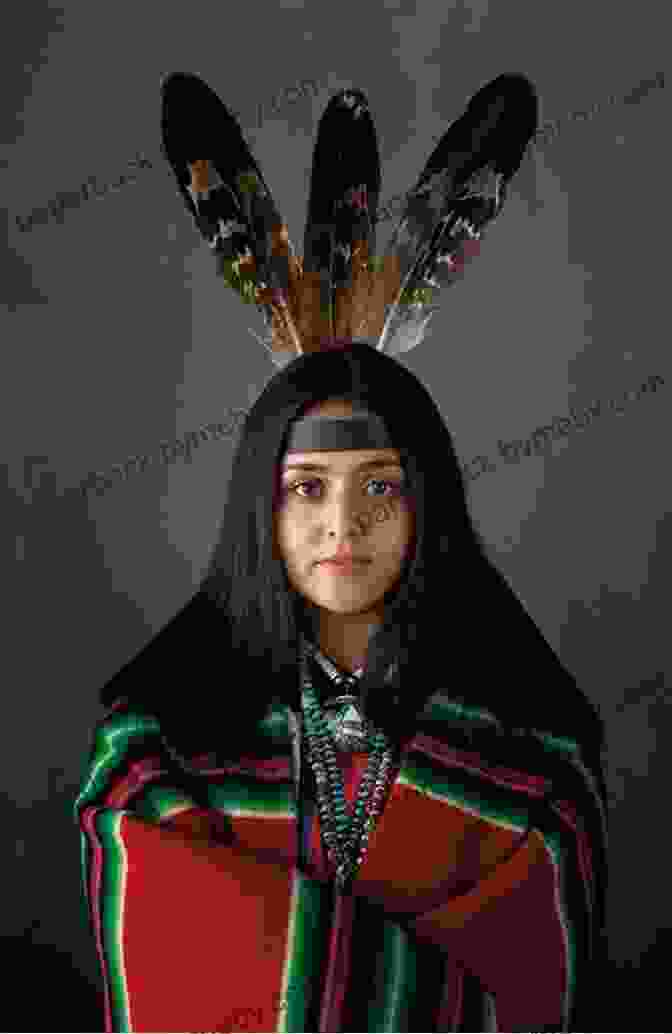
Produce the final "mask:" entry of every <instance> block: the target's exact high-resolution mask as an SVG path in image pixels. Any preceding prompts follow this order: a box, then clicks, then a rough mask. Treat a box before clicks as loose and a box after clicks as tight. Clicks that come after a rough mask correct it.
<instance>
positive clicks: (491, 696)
mask: <svg viewBox="0 0 672 1034" xmlns="http://www.w3.org/2000/svg"><path fill="white" fill-rule="evenodd" d="M163 91H164V94H163V96H164V121H163V132H164V145H165V150H166V156H167V158H168V160H169V162H170V164H171V167H172V168H173V170H174V172H175V174H176V177H177V181H178V184H179V188H180V192H181V194H182V196H183V198H184V200H185V203H186V204H187V207H188V209H189V211H190V213H191V214H192V215H193V216H194V218H195V220H196V221H197V225H198V227H199V229H200V231H201V233H202V234H203V236H204V237H205V238H206V239H207V240H208V241H209V243H210V244H211V246H212V247H213V250H214V251H215V254H216V256H217V260H218V267H219V269H220V271H221V272H222V273H223V274H224V276H225V278H226V280H227V283H229V284H230V285H231V286H234V287H236V288H237V289H238V290H239V291H240V292H241V293H242V294H243V295H244V296H246V297H248V298H249V299H250V300H252V301H254V302H255V303H256V304H257V305H259V306H260V307H261V309H262V311H263V313H264V315H265V317H266V321H267V327H268V330H269V335H268V342H269V349H270V352H271V357H272V358H273V359H274V361H275V362H276V364H277V365H278V366H279V367H281V369H279V370H278V372H276V374H275V375H274V376H273V378H272V379H271V380H270V382H269V383H268V385H267V386H266V388H265V390H264V391H263V392H262V394H261V396H260V397H259V399H258V400H257V402H256V403H255V405H254V406H253V407H252V409H251V410H250V412H249V414H248V416H247V419H246V421H245V424H244V427H243V430H242V434H241V439H240V442H239V445H238V449H237V452H236V454H235V457H234V461H233V467H232V472H231V478H230V483H229V491H228V497H227V502H226V508H225V513H224V519H223V522H222V526H221V532H220V535H219V539H218V542H217V545H216V548H215V549H214V551H213V554H212V558H211V563H210V565H209V569H208V572H207V574H206V576H205V577H204V579H203V581H202V584H201V586H200V588H199V591H198V592H197V593H196V595H195V597H194V598H193V599H192V600H191V601H190V602H189V603H188V604H187V605H186V606H185V607H184V608H183V610H182V611H180V613H179V614H178V615H177V616H176V617H175V618H174V619H173V620H172V621H171V622H170V623H169V624H168V625H167V626H166V627H165V628H164V629H163V630H162V631H161V632H160V633H159V634H158V635H157V636H156V637H155V638H154V639H153V640H152V642H151V643H150V644H149V645H148V646H147V647H146V648H145V649H144V650H143V651H142V652H141V653H140V654H139V655H138V656H137V657H136V658H134V659H133V660H132V661H130V662H129V663H128V664H127V665H126V666H125V667H124V668H123V669H122V670H121V671H120V672H119V673H118V674H117V675H116V676H115V677H114V678H113V679H112V680H111V681H110V682H109V683H108V684H107V685H106V686H105V687H104V690H103V691H102V694H101V702H102V704H103V705H104V706H105V708H106V711H105V714H104V715H103V716H102V717H101V718H100V719H99V721H98V722H97V724H96V728H95V732H94V737H93V742H92V745H91V749H90V752H89V756H88V761H87V766H86V772H85V776H84V779H83V781H82V787H81V792H80V794H79V796H78V798H77V801H76V804H75V815H76V819H77V822H78V823H79V828H80V830H81V838H82V861H83V875H84V893H85V901H86V906H87V910H88V915H89V916H90V920H91V930H92V933H93V936H94V937H95V940H96V946H97V950H98V953H99V957H100V961H101V967H102V972H103V978H104V994H105V1024H106V1026H105V1029H106V1030H107V1031H158V1030H161V1031H230V1030H256V1031H270V1030H277V1031H348V1030H351V1031H362V1030H364V1031H373V1030H389V1031H450V1030H453V1031H467V1030H473V1031H485V1030H501V1031H516V1030H524V1031H529V1030H535V1031H538V1030H552V1031H558V1030H563V1031H568V1030H585V1029H590V1027H591V1026H592V1027H594V1026H595V1025H596V1024H595V1020H596V1017H597V1016H599V987H600V983H599V981H600V979H601V976H602V971H603V967H604V963H605V961H606V948H605V917H604V890H605V881H606V819H605V808H606V795H605V786H604V781H603V777H602V771H601V750H602V745H603V730H602V722H601V719H600V718H599V716H598V715H597V713H596V712H595V710H594V708H593V707H592V706H591V704H590V703H589V701H588V700H587V698H586V697H585V695H584V694H583V693H582V692H581V690H580V689H579V688H578V687H577V685H576V684H575V682H574V680H573V679H572V677H571V676H570V675H569V674H568V672H567V671H566V670H565V669H564V668H563V667H562V665H561V664H560V663H559V661H558V659H557V658H556V656H555V654H554V653H553V651H552V650H551V648H550V647H549V646H548V644H547V643H546V641H545V640H544V638H543V636H542V635H541V634H540V632H539V631H538V629H537V628H536V626H535V624H534V622H533V621H532V619H531V618H530V617H529V615H528V614H527V612H526V610H525V608H524V607H523V605H522V604H521V602H520V601H519V600H518V598H517V597H516V595H515V594H514V593H513V591H512V590H511V589H510V587H509V585H508V584H507V582H506V581H505V579H504V578H503V577H502V575H501V574H500V573H499V572H498V570H497V568H496V567H495V566H494V564H493V563H492V562H491V561H490V560H489V558H488V556H487V549H486V546H485V544H484V542H483V540H482V539H481V538H480V536H479V534H478V533H477V531H476V530H475V529H474V527H473V525H472V522H471V519H470V515H469V510H468V506H467V501H466V493H465V485H464V481H463V477H462V474H461V472H460V468H459V464H458V460H457V456H456V453H455V449H454V447H453V443H452V439H451V436H450V433H449V431H448V429H447V428H446V426H445V423H444V421H443V419H442V417H441V415H440V413H439V411H438V409H437V407H436V405H435V403H434V402H433V400H432V398H431V396H430V395H429V393H428V392H427V390H426V389H425V388H424V386H423V385H422V384H421V383H420V382H419V380H418V379H417V378H416V377H415V376H414V375H413V374H411V373H410V372H409V371H408V370H407V369H406V368H405V367H404V366H403V365H402V364H401V363H400V362H399V361H398V360H397V359H395V358H393V357H392V355H394V354H399V352H401V351H404V350H407V349H408V348H410V347H413V345H414V344H415V343H417V341H419V340H421V338H422V336H423V333H424V329H425V327H426V323H427V320H428V318H429V316H431V313H432V311H433V310H434V306H433V305H432V301H433V299H434V298H435V295H436V292H437V291H438V290H440V289H441V287H442V286H444V285H445V284H446V283H451V282H452V281H453V280H454V279H456V276H457V274H458V272H459V270H460V267H461V265H462V263H463V260H464V258H465V255H466V253H467V252H468V250H469V248H468V244H469V242H472V241H473V242H478V241H479V239H480V238H481V235H482V231H483V227H484V226H485V224H486V223H487V222H489V221H490V220H491V219H492V218H494V216H495V215H496V214H497V213H498V212H499V210H500V209H501V205H502V203H503V198H504V192H505V188H506V185H507V183H508V181H509V179H510V178H511V176H512V175H513V173H514V172H515V171H516V169H517V168H518V167H519V165H520V162H521V160H522V156H523V153H524V151H525V147H526V146H527V143H528V142H529V140H530V139H531V137H532V135H533V133H534V130H535V127H536V98H535V95H534V91H533V90H532V87H531V86H530V84H529V83H528V81H527V80H526V79H524V78H523V77H520V76H500V77H499V78H498V79H495V80H493V82H492V83H489V84H488V85H487V86H485V87H484V88H483V89H482V90H480V91H479V93H478V94H476V96H475V97H474V98H473V99H472V101H471V102H470V104H469V105H468V106H467V109H466V112H465V114H464V115H463V116H462V117H461V118H460V119H458V120H457V121H456V122H455V123H453V124H452V126H451V127H450V129H449V130H448V132H447V133H446V134H445V135H444V137H443V138H442V140H441V141H440V143H439V145H438V147H437V148H436V150H435V152H434V153H433V155H432V157H431V158H430V160H429V162H428V163H427V166H426V167H425V170H424V172H423V174H422V176H421V177H420V180H419V182H418V184H417V185H416V189H415V191H414V192H413V195H412V196H411V197H410V198H409V201H408V205H407V209H406V212H405V215H404V218H403V219H402V222H401V224H400V227H399V229H398V231H397V233H396V234H395V236H394V237H393V239H392V242H391V245H390V248H389V250H388V252H387V255H386V256H385V258H384V260H383V261H381V262H372V261H371V259H370V256H371V255H372V254H373V250H374V246H373V232H374V226H375V213H376V209H377V198H378V193H379V187H380V170H379V167H378V151H377V146H376V139H375V131H374V129H373V123H372V121H371V117H370V115H369V114H368V110H367V105H366V100H365V98H364V96H363V94H361V93H360V92H359V91H343V92H341V93H340V94H338V95H336V96H335V97H334V98H333V99H332V101H331V102H330V104H329V106H328V107H327V109H326V112H325V114H324V116H323V118H322V120H321V123H320V129H319V133H318V140H317V145H316V151H315V161H314V167H313V174H312V182H311V197H310V203H309V218H308V226H307V231H306V246H305V254H304V259H303V262H301V261H299V260H298V259H297V258H296V257H295V256H294V255H293V252H292V249H291V245H290V244H289V240H288V237H287V234H286V229H285V227H284V226H283V224H282V221H281V220H280V218H279V216H278V214H277V210H276V209H275V206H274V204H273V201H272V199H271V197H270V194H269V192H268V189H267V187H266V186H265V184H264V182H263V178H262V176H261V172H260V170H259V169H258V166H257V165H256V163H255V162H254V159H253V157H252V156H251V154H250V153H249V150H248V149H247V147H246V145H245V144H244V141H243V140H242V135H241V133H240V130H239V129H238V126H237V124H236V123H235V120H234V119H233V118H232V117H231V116H230V114H229V113H228V112H227V111H226V109H225V108H224V106H223V105H221V102H220V101H219V100H218V99H217V98H216V97H215V96H214V94H212V93H211V92H210V91H209V89H208V87H207V86H205V84H203V83H202V82H201V81H200V80H198V79H196V78H195V77H193V76H184V75H176V76H172V77H170V78H169V79H168V80H167V81H166V83H165V84H164V87H163ZM190 135H191V138H190ZM206 153H207V154H209V155H210V158H209V159H208V160H207V161H206V160H204V159H203V157H202V156H203V154H206ZM344 199H345V200H346V201H347V202H348V203H344ZM360 334H363V335H364V336H363V337H360V336H359V335H360ZM458 347H459V341H456V343H455V344H454V346H453V354H456V349H457V348H458ZM384 349H385V350H387V351H388V352H389V353H392V354H391V355H390V354H385V351H384Z"/></svg>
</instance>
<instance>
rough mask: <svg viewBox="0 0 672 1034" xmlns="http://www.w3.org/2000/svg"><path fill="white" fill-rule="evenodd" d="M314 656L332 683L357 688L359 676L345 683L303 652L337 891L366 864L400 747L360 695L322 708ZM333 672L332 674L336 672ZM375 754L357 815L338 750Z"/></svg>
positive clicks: (314, 763)
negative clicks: (365, 711) (369, 715)
mask: <svg viewBox="0 0 672 1034" xmlns="http://www.w3.org/2000/svg"><path fill="white" fill-rule="evenodd" d="M311 656H313V657H315V659H316V660H317V662H318V663H319V664H320V665H321V666H322V668H323V669H324V670H325V671H326V673H327V674H328V675H329V676H330V677H331V678H332V679H336V678H339V681H345V683H346V686H347V688H349V689H355V688H356V685H357V679H356V677H354V676H351V677H350V678H347V679H345V680H342V679H340V677H339V674H338V672H337V670H336V668H335V667H334V666H333V665H331V664H330V662H329V661H328V660H327V658H325V657H324V655H323V654H322V653H321V652H320V651H319V650H317V649H316V647H315V646H313V645H312V644H310V643H307V642H304V646H303V650H302V653H301V707H302V712H303V718H304V726H305V731H306V741H307V754H308V762H309V764H310V767H311V769H312V772H313V776H314V779H315V786H316V788H317V807H318V812H319V816H320V830H321V837H322V845H323V848H324V851H325V854H326V855H327V858H328V859H329V861H330V863H331V864H332V865H333V866H334V867H335V870H336V876H335V878H336V886H337V888H338V890H339V891H341V892H343V891H345V890H346V889H348V888H349V887H350V886H351V884H352V880H353V879H354V876H355V874H356V872H357V870H358V868H359V866H360V865H361V863H362V861H363V860H364V858H365V856H366V853H367V847H368V840H369V837H370V835H371V832H372V831H373V829H374V828H375V826H376V823H377V821H378V818H379V816H380V815H381V813H382V810H383V807H384V805H385V801H386V800H387V795H388V793H389V790H390V786H391V785H392V781H393V777H394V772H393V769H394V761H395V748H394V746H393V744H392V742H391V740H390V738H389V737H388V736H387V735H386V734H385V733H384V732H382V731H381V730H379V729H377V728H376V727H375V726H374V725H373V724H372V723H371V722H370V721H367V720H366V719H365V718H364V717H363V715H362V712H361V703H360V700H359V697H358V696H356V695H355V693H354V692H351V693H338V694H337V695H335V696H333V697H329V698H327V699H326V700H325V701H324V702H323V703H322V704H320V702H319V700H318V697H317V693H316V692H315V689H314V687H313V685H312V680H311V678H310V672H309V667H308V660H309V658H310V657H311ZM330 669H331V670H330ZM335 748H337V749H338V750H353V751H365V750H369V752H370V753H369V761H368V765H367V767H366V770H365V771H364V773H363V775H362V778H361V781H360V784H359V788H358V791H357V798H356V800H355V804H354V808H353V814H352V816H350V814H349V809H348V802H347V800H346V797H345V789H344V786H343V776H342V773H341V770H340V767H339V764H338V761H337V760H336V750H335Z"/></svg>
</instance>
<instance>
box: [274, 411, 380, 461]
mask: <svg viewBox="0 0 672 1034" xmlns="http://www.w3.org/2000/svg"><path fill="white" fill-rule="evenodd" d="M394 448H395V445H394V443H393V442H392V439H391V438H390V436H389V434H388V431H387V428H386V427H385V424H384V422H383V420H382V419H381V417H379V416H378V414H377V413H371V412H370V411H369V410H361V411H359V412H355V413H354V414H353V416H307V417H303V419H301V420H299V421H297V423H296V424H294V426H293V428H292V430H291V432H290V437H289V443H288V445H287V451H288V452H315V451H318V450H324V451H339V450H341V449H394Z"/></svg>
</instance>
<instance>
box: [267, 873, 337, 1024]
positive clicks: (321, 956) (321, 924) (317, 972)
mask: <svg viewBox="0 0 672 1034" xmlns="http://www.w3.org/2000/svg"><path fill="white" fill-rule="evenodd" d="M294 887H295V890H296V905H295V909H294V914H293V916H292V919H291V922H290V936H289V952H288V962H287V972H286V982H285V985H284V986H283V987H282V988H281V991H282V994H283V996H285V997H286V1001H287V1008H286V1012H284V1013H283V1012H282V1011H281V1012H280V1015H279V1021H278V1026H277V1030H278V1031H281V1032H283V1034H285V1032H287V1034H294V1032H301V1031H305V1030H307V1026H306V1023H307V1015H308V1008H309V1006H310V1005H311V998H309V997H308V995H311V994H312V993H314V992H315V991H316V989H317V988H319V986H320V976H321V974H322V972H323V971H324V970H325V969H326V965H327V958H326V951H327V944H326V942H327V937H326V932H327V930H328V929H329V927H330V924H331V919H332V910H331V907H330V905H331V901H332V894H331V891H330V888H329V886H328V885H322V884H320V883H317V882H316V881H313V880H310V879H308V877H306V876H305V875H304V874H303V873H301V872H300V871H298V870H297V872H296V877H295V883H294ZM306 988H308V989H309V991H308V995H306V991H305V989H306Z"/></svg>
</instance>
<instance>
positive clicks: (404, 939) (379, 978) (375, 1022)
mask: <svg viewBox="0 0 672 1034" xmlns="http://www.w3.org/2000/svg"><path fill="white" fill-rule="evenodd" d="M382 927H383V950H382V952H381V954H380V955H379V956H378V959H377V972H376V988H375V989H374V994H373V996H372V998H371V999H369V1004H368V1009H367V1027H366V1029H367V1030H369V1031H379V1032H387V1031H392V1032H394V1031H400V1030H408V1029H409V1027H408V1014H409V1008H410V1006H411V1005H412V1003H413V1000H414V998H415V992H416V987H417V962H418V958H417V950H416V949H415V948H414V947H413V945H412V944H411V941H410V938H409V935H408V934H407V933H406V931H405V930H403V929H402V928H401V927H400V926H399V925H398V924H397V923H393V922H392V921H391V920H388V919H383V920H382Z"/></svg>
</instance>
